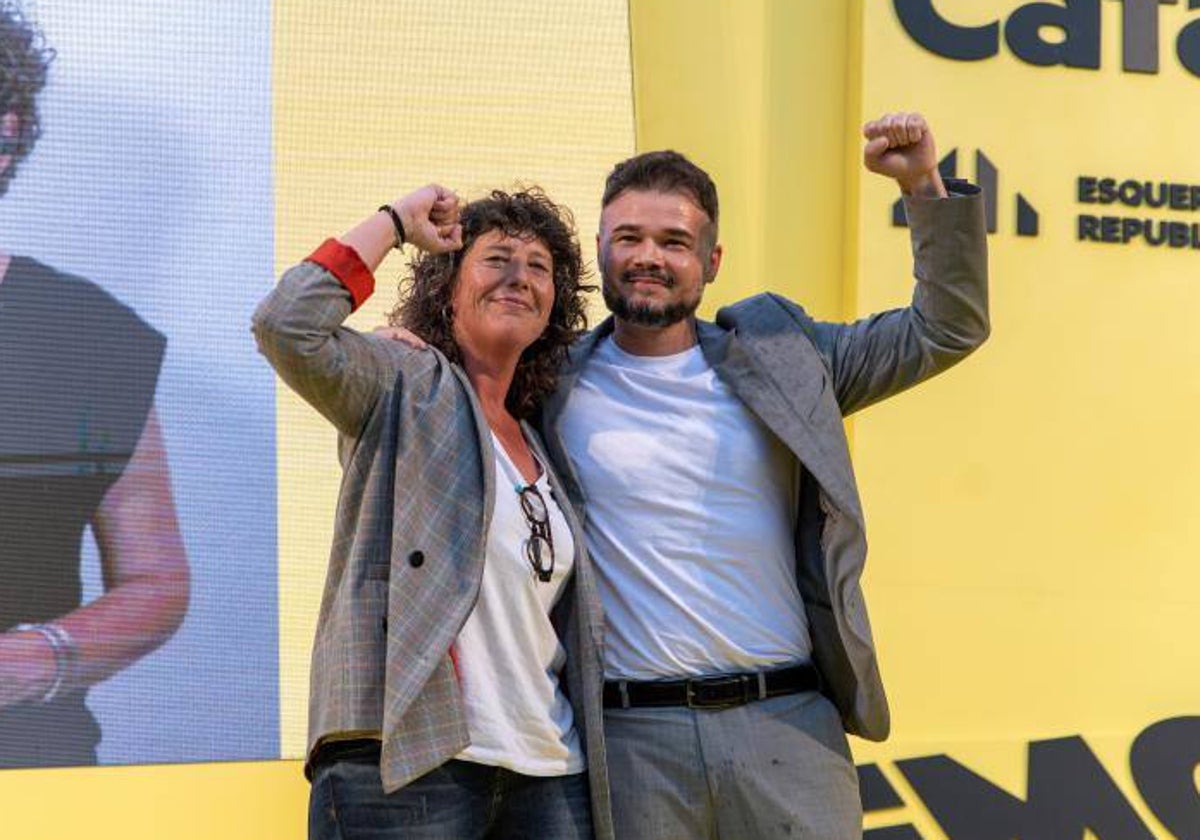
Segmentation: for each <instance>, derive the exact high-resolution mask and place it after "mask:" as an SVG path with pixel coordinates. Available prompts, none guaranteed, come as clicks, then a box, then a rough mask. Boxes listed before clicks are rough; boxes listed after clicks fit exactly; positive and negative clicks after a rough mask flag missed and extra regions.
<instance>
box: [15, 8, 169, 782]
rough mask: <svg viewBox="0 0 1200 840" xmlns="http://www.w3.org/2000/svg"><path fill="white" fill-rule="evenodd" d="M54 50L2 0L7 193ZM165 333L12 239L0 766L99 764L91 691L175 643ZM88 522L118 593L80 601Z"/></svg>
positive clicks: (36, 131) (24, 153) (108, 589)
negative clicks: (162, 392)
mask: <svg viewBox="0 0 1200 840" xmlns="http://www.w3.org/2000/svg"><path fill="white" fill-rule="evenodd" d="M53 56H54V52H53V50H52V49H51V48H50V47H48V46H47V45H46V43H45V41H44V39H43V37H42V34H41V32H40V30H39V29H38V28H37V27H36V26H35V25H34V24H33V23H32V22H31V21H30V20H29V19H28V18H26V17H25V16H24V15H23V14H22V13H21V10H20V8H19V6H17V5H15V4H13V3H10V2H5V0H0V196H2V195H4V194H5V193H7V191H8V189H9V186H10V185H11V184H12V182H13V178H14V177H15V176H16V173H17V169H18V167H19V166H20V165H21V164H22V162H23V161H24V160H25V159H26V158H27V157H28V156H29V154H30V153H31V152H32V151H33V147H34V143H35V142H36V141H37V139H38V137H39V136H40V134H41V120H40V117H39V113H38V97H39V96H40V95H41V93H42V91H43V88H44V87H45V85H46V82H47V76H48V71H49V67H50V63H51V60H52V58H53ZM165 345H166V340H165V339H164V338H163V336H162V335H161V334H160V333H159V332H158V331H156V330H155V329H154V328H153V327H151V326H150V325H148V324H147V323H146V322H145V321H143V320H142V319H141V318H139V317H138V315H137V314H136V313H134V312H133V311H132V310H131V309H129V308H128V307H127V306H125V305H124V304H122V303H120V302H119V301H117V300H116V299H114V298H113V297H112V296H111V295H109V294H108V293H107V292H105V291H103V290H102V289H100V288H99V287H98V286H96V285H95V284H94V283H91V282H89V281H88V280H85V279H83V278H80V277H74V276H71V275H68V274H64V273H63V272H61V271H58V270H56V269H54V268H51V267H50V266H47V265H44V264H43V263H41V262H39V261H37V260H36V259H33V258H32V257H27V256H23V255H12V254H9V253H8V252H6V251H5V250H4V248H3V244H2V243H0V360H3V361H2V362H0V406H3V411H0V535H2V536H3V538H2V539H0V767H29V766H51V765H70V764H94V763H96V761H97V754H96V748H97V744H98V742H99V741H100V727H99V725H98V723H97V722H96V720H95V718H94V717H93V716H92V713H91V712H90V711H89V710H88V708H87V705H86V702H85V700H86V696H87V691H88V688H89V687H90V686H92V685H94V684H95V683H97V682H100V681H101V680H104V679H107V678H108V677H110V676H112V675H113V674H115V673H117V672H119V671H121V670H122V669H124V668H127V667H129V666H130V665H132V664H133V663H134V662H137V661H138V660H139V659H140V658H141V657H143V656H145V655H146V654H148V653H150V652H151V651H153V650H154V649H156V648H157V647H159V646H160V645H161V644H163V643H164V642H165V641H166V640H167V639H168V638H170V637H171V635H172V634H173V633H174V632H175V630H176V629H177V628H178V627H179V624H180V622H181V621H182V620H183V616H184V613H185V611H186V609H187V603H188V589H189V574H188V567H187V558H186V555H185V553H184V547H183V541H182V538H181V537H180V533H179V525H178V523H177V521H176V515H175V504H174V501H173V499H172V495H171V484H170V474H169V471H168V467H167V458H166V452H165V449H164V445H163V439H162V433H161V431H160V429H159V424H158V419H157V416H156V412H155V410H154V393H155V390H156V387H157V383H158V374H159V370H160V367H161V364H162V358H163V352H164V349H165ZM88 528H90V529H91V531H92V533H93V535H94V536H95V540H96V545H97V547H98V549H99V555H100V564H101V567H102V571H103V574H102V577H103V580H104V594H103V595H101V596H100V597H99V598H97V599H95V600H94V601H92V602H91V603H88V604H84V603H83V602H82V598H83V592H82V587H81V584H80V563H81V558H80V546H81V544H82V542H83V537H84V532H85V530H86V529H88Z"/></svg>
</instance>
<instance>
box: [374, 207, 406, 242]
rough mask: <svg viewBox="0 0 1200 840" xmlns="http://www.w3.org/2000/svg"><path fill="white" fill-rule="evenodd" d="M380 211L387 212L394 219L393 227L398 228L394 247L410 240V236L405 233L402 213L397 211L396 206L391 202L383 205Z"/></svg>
mask: <svg viewBox="0 0 1200 840" xmlns="http://www.w3.org/2000/svg"><path fill="white" fill-rule="evenodd" d="M379 212H380V213H387V214H388V215H389V216H390V217H391V219H392V227H394V228H395V229H396V244H395V245H393V246H392V247H393V248H399V247H400V246H401V245H403V244H404V243H405V242H407V241H408V237H406V236H405V235H404V223H403V222H401V221H400V214H399V213H397V212H396V208H395V207H393V206H392V205H390V204H384V205H381V206H380V208H379Z"/></svg>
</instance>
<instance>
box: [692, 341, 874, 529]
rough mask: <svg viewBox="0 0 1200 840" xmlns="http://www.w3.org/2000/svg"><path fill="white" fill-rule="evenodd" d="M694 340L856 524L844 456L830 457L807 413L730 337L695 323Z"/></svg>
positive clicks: (826, 441)
mask: <svg viewBox="0 0 1200 840" xmlns="http://www.w3.org/2000/svg"><path fill="white" fill-rule="evenodd" d="M696 334H697V337H698V338H699V340H700V348H701V350H702V352H703V353H704V358H705V359H706V360H707V361H708V363H709V364H710V365H711V366H712V368H713V370H715V371H716V373H717V376H719V377H720V378H721V381H722V382H724V383H725V384H726V385H727V386H728V387H729V389H730V390H731V391H733V393H734V394H735V395H737V397H738V399H740V400H741V401H742V402H743V403H745V405H746V407H747V408H749V409H750V410H751V411H752V412H754V414H755V415H757V416H758V418H759V419H760V420H762V421H763V423H764V424H765V425H766V427H767V428H768V429H770V430H771V431H772V432H774V433H775V435H776V436H777V437H778V438H779V439H780V440H781V441H783V442H784V444H785V445H786V446H787V447H788V448H789V449H791V450H792V452H793V453H794V454H795V455H796V457H797V458H799V459H800V463H801V464H803V465H804V468H805V469H807V470H808V471H809V472H810V473H812V475H813V477H814V478H816V480H817V481H818V482H819V483H820V485H821V486H822V487H823V488H824V489H825V492H826V493H827V494H828V495H829V497H830V498H831V499H832V500H833V502H834V503H835V504H836V505H837V506H838V508H839V509H840V510H843V511H845V512H847V513H850V514H852V515H853V516H854V517H856V518H857V519H860V520H861V517H862V513H861V510H860V509H859V505H858V502H857V498H858V494H857V493H856V492H855V489H854V484H853V478H852V477H851V476H850V474H849V470H848V467H846V466H845V465H846V464H848V456H847V455H846V454H845V453H838V452H834V451H832V447H833V446H834V445H836V444H835V443H834V442H832V441H830V436H829V435H828V434H824V433H820V432H819V431H818V430H817V429H815V428H814V427H813V425H812V421H811V420H810V419H809V417H808V414H807V412H805V411H799V410H797V409H796V408H795V407H793V406H792V405H791V404H790V403H789V401H788V399H786V398H785V396H784V394H783V392H782V391H781V390H780V388H779V385H778V384H777V383H776V382H775V381H774V380H773V379H772V378H771V377H770V376H769V375H768V374H767V373H766V372H765V371H764V370H763V369H762V367H761V366H760V365H759V363H758V362H757V360H755V358H754V357H753V355H751V353H750V351H749V350H748V349H747V347H746V345H745V343H744V342H743V341H741V340H740V339H739V338H738V337H737V335H736V333H733V332H731V331H728V330H724V329H722V328H721V327H719V326H717V325H716V324H712V323H709V322H707V321H699V320H698V321H697V322H696ZM817 397H819V393H818V394H817ZM814 399H815V397H814ZM840 439H841V438H840V437H839V440H840Z"/></svg>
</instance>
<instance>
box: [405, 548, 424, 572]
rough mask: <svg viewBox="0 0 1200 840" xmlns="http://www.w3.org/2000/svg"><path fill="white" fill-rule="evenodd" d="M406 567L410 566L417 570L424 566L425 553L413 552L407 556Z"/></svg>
mask: <svg viewBox="0 0 1200 840" xmlns="http://www.w3.org/2000/svg"><path fill="white" fill-rule="evenodd" d="M408 565H410V566H412V567H413V568H414V569H419V568H421V567H422V566H423V565H425V552H424V551H414V552H413V553H412V554H410V555H408Z"/></svg>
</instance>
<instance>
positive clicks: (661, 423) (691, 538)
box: [562, 338, 811, 680]
mask: <svg viewBox="0 0 1200 840" xmlns="http://www.w3.org/2000/svg"><path fill="white" fill-rule="evenodd" d="M562 433H563V440H564V443H565V444H566V449H567V452H568V453H570V456H571V460H572V462H573V463H574V465H575V469H576V471H577V473H578V475H579V480H580V482H581V483H582V485H583V490H584V495H585V497H586V500H587V513H588V516H587V523H586V536H587V544H588V549H589V550H590V551H591V554H592V557H593V558H594V560H595V563H596V568H597V571H598V577H599V588H600V596H601V599H602V601H603V603H604V610H605V624H606V631H605V673H606V676H607V678H608V679H636V680H650V679H662V678H670V677H679V676H681V675H695V674H714V673H723V672H730V671H745V670H757V669H762V668H766V667H770V666H776V665H782V664H785V663H795V662H801V661H807V660H809V659H810V656H811V642H810V639H809V632H808V623H807V620H806V618H805V614H804V608H803V604H802V602H801V599H800V593H799V590H798V588H797V585H796V571H795V546H794V542H793V533H794V526H795V509H796V506H795V500H796V495H795V494H796V485H797V482H798V476H797V473H796V470H797V466H796V459H795V457H794V456H793V455H792V454H791V453H790V452H789V451H788V450H787V448H786V447H785V446H784V445H783V443H782V442H781V441H779V439H778V438H777V437H776V436H775V435H774V434H772V433H771V432H770V431H769V430H768V429H767V428H766V427H765V426H764V425H763V424H762V422H761V421H760V420H759V419H758V418H757V417H755V416H754V415H753V414H752V413H751V412H750V411H749V410H747V409H746V407H745V406H744V405H743V404H742V402H741V401H740V400H739V399H738V398H737V397H735V396H734V395H733V394H732V393H731V392H730V391H729V389H728V388H727V387H726V386H725V384H724V383H722V382H721V380H720V379H718V378H717V375H716V373H715V372H714V371H713V370H712V368H711V367H709V365H708V362H707V361H706V360H705V359H704V356H703V354H702V352H701V350H700V348H699V347H698V346H696V347H693V348H691V349H689V350H687V351H685V352H683V353H678V354H675V355H672V356H634V355H632V354H629V353H626V352H625V351H623V350H621V349H620V348H619V347H617V345H616V342H614V341H613V340H612V339H611V338H608V339H604V340H602V341H601V342H600V343H599V344H598V345H597V347H596V349H595V351H594V352H593V354H592V356H591V358H590V359H589V360H588V362H587V365H586V367H585V368H584V370H583V371H582V374H581V376H580V379H579V382H578V384H577V385H576V386H575V388H574V389H573V390H572V393H571V396H570V399H569V400H568V402H567V405H566V408H565V410H564V414H563V418H562Z"/></svg>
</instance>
